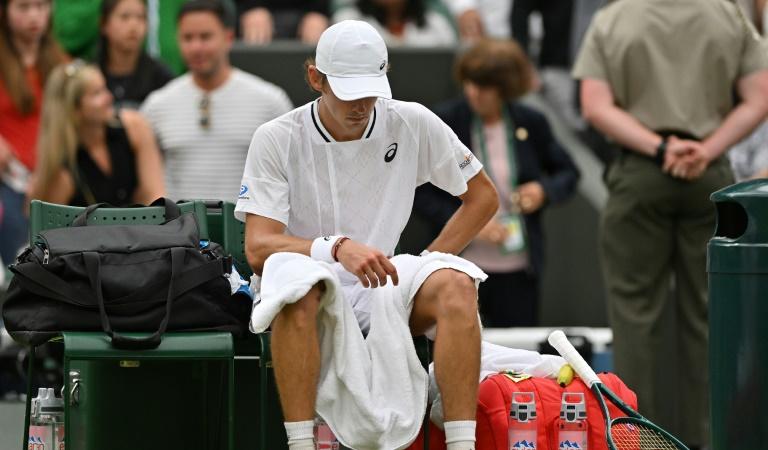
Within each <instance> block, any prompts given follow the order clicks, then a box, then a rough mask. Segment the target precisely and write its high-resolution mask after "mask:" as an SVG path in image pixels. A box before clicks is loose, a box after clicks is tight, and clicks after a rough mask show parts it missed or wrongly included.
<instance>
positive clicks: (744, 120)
mask: <svg viewBox="0 0 768 450" xmlns="http://www.w3.org/2000/svg"><path fill="white" fill-rule="evenodd" d="M767 101H768V100H767ZM767 113H768V109H767V108H766V105H764V104H762V103H761V102H754V101H753V102H743V103H740V104H739V105H738V106H736V107H735V108H734V109H733V110H731V112H730V113H729V114H728V115H727V116H726V118H725V120H724V121H723V123H721V124H720V126H719V127H718V128H717V129H716V130H715V131H714V132H713V133H712V134H710V135H709V136H708V137H707V138H706V139H705V140H704V142H703V144H704V147H705V148H706V149H707V153H708V154H709V157H710V159H716V158H717V157H719V156H720V155H722V154H723V153H725V152H726V151H727V150H728V149H729V148H731V146H733V145H734V144H736V143H738V142H739V141H741V140H742V139H744V137H745V136H747V135H748V134H749V133H751V132H752V130H754V129H755V127H757V126H758V125H759V124H760V123H761V122H762V121H763V120H765V116H766V114H767Z"/></svg>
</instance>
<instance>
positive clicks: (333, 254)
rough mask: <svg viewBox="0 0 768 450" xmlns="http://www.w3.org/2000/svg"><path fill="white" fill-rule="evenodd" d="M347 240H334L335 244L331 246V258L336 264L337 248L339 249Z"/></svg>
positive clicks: (346, 238)
mask: <svg viewBox="0 0 768 450" xmlns="http://www.w3.org/2000/svg"><path fill="white" fill-rule="evenodd" d="M348 240H349V238H348V237H346V236H342V237H340V238H339V239H338V240H336V243H335V244H333V250H331V256H333V260H334V261H336V262H339V256H338V253H339V247H341V244H343V243H344V241H348Z"/></svg>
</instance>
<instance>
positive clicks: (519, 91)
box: [454, 39, 533, 100]
mask: <svg viewBox="0 0 768 450" xmlns="http://www.w3.org/2000/svg"><path fill="white" fill-rule="evenodd" d="M454 72H455V76H456V79H457V80H458V81H459V83H463V82H465V81H471V82H472V83H475V84H477V85H478V86H483V87H494V88H496V89H498V90H499V94H500V95H501V97H502V98H504V99H506V100H513V99H515V98H518V97H521V96H523V95H525V94H526V93H527V92H528V91H529V90H530V89H531V87H532V83H533V67H532V65H531V62H530V61H529V60H528V57H527V56H526V55H525V52H523V49H522V48H521V47H520V46H519V45H518V44H517V43H516V42H515V41H512V40H500V39H482V40H480V41H478V42H477V43H476V44H475V45H473V46H472V47H470V48H469V49H468V50H467V51H465V52H464V53H462V54H461V55H460V56H459V57H458V58H457V60H456V64H455V66H454Z"/></svg>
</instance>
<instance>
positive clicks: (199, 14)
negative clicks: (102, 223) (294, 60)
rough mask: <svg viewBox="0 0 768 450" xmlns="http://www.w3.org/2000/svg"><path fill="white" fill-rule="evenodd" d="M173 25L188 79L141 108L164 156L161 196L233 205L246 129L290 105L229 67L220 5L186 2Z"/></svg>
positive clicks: (229, 35) (279, 93)
mask: <svg viewBox="0 0 768 450" xmlns="http://www.w3.org/2000/svg"><path fill="white" fill-rule="evenodd" d="M178 21H179V22H178V29H179V47H180V48H181V53H182V55H183V57H184V61H185V62H186V64H187V66H188V67H189V73H187V74H185V75H183V76H181V77H179V78H177V79H175V80H173V81H171V82H170V83H168V84H167V85H166V86H165V87H164V88H162V89H160V90H158V91H155V92H153V93H152V94H151V95H150V96H149V97H148V98H147V100H146V101H145V102H144V104H143V105H142V108H141V110H142V112H143V113H144V114H145V115H146V117H147V118H148V119H149V121H150V123H151V124H152V125H153V127H154V129H155V134H156V135H157V138H158V141H159V143H160V149H161V150H162V152H163V155H164V157H165V166H166V172H165V180H166V187H167V189H168V195H169V197H171V198H173V199H176V200H179V199H191V198H205V199H218V200H230V201H234V200H235V199H236V198H237V193H238V186H239V183H238V182H239V178H240V172H241V171H242V167H243V164H245V156H246V154H247V153H248V144H249V142H250V140H251V136H252V135H253V132H254V130H256V128H258V127H259V126H260V125H261V124H262V123H265V122H267V121H269V120H271V119H273V118H275V117H277V116H279V115H281V114H283V113H285V112H287V111H288V110H290V108H291V102H290V100H289V99H288V96H287V95H286V94H285V92H284V91H283V90H282V89H280V88H279V87H277V86H275V85H273V84H271V83H268V82H266V81H264V80H262V79H260V78H258V77H255V76H253V75H250V74H247V73H245V72H243V71H241V70H239V69H236V68H233V67H232V66H231V65H230V63H229V49H230V48H231V46H232V41H233V39H234V31H233V29H232V26H231V23H230V21H229V17H228V15H227V13H226V10H225V9H224V7H223V5H222V4H221V3H220V2H217V1H212V0H192V1H190V2H188V3H186V4H184V6H183V7H182V9H181V11H180V12H179V18H178Z"/></svg>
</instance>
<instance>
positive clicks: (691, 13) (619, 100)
mask: <svg viewBox="0 0 768 450" xmlns="http://www.w3.org/2000/svg"><path fill="white" fill-rule="evenodd" d="M767 68H768V60H767V58H766V54H765V50H764V48H763V47H762V46H761V43H760V41H759V39H758V38H757V37H756V33H755V30H754V28H753V27H752V26H751V25H749V24H748V22H747V21H746V20H744V18H743V17H740V14H739V13H738V9H737V6H735V5H734V4H733V3H731V2H724V1H720V0H675V1H653V2H649V1H646V0H619V1H616V2H613V3H612V4H610V5H608V6H607V7H605V8H604V9H602V10H601V11H599V12H598V13H597V15H595V17H594V19H593V21H592V24H591V26H590V29H589V31H588V32H587V35H586V37H585V40H584V44H583V47H582V48H581V51H580V54H579V56H578V58H577V61H576V64H575V67H574V74H575V76H576V77H577V78H579V79H581V102H582V110H583V113H584V117H585V118H586V119H587V121H589V122H590V123H592V124H593V125H594V126H595V128H597V129H598V130H600V131H601V132H603V133H605V134H606V135H608V136H609V137H610V138H612V139H613V140H614V141H616V142H617V143H618V144H619V145H621V146H622V147H623V151H622V152H621V154H620V155H619V157H618V158H617V159H616V160H614V162H613V163H612V164H611V166H610V167H609V169H608V172H607V177H606V184H607V187H608V191H609V198H608V203H607V205H606V206H605V209H604V211H603V217H602V227H601V236H600V252H601V259H602V267H603V271H604V278H605V283H606V289H607V300H608V309H609V318H610V323H611V327H612V328H613V346H614V350H613V358H614V367H615V369H616V372H617V373H618V374H619V375H620V376H621V377H622V378H623V379H624V380H625V381H626V383H627V384H628V385H629V386H631V387H632V388H633V389H634V390H635V392H637V394H638V402H639V404H640V405H641V408H642V410H643V414H644V415H646V416H648V417H649V418H650V419H651V420H655V421H659V422H660V423H661V424H662V425H663V426H665V428H667V429H669V430H670V431H671V432H673V434H676V435H678V436H680V437H681V439H682V440H683V442H684V443H686V444H688V445H689V447H690V448H691V449H697V448H701V447H702V446H705V445H706V440H707V430H706V424H707V421H708V414H707V408H708V404H707V398H708V388H707V377H706V376H702V375H706V374H707V370H708V369H707V329H708V326H707V314H708V313H707V295H706V294H707V278H706V265H705V264H706V243H707V240H708V239H709V238H710V236H711V235H712V230H713V229H714V228H715V209H714V208H713V207H712V204H711V203H710V201H709V195H710V194H711V193H712V192H713V191H715V190H717V189H720V188H722V187H724V186H726V185H728V184H730V183H732V182H733V175H732V172H731V169H730V167H729V165H728V161H727V160H726V158H724V157H723V153H724V152H725V151H726V149H728V148H729V147H730V146H731V145H733V144H734V143H736V142H737V141H739V140H740V139H741V138H743V137H744V136H745V135H746V134H747V133H749V132H750V131H751V130H752V129H753V128H755V126H756V125H758V124H759V123H760V122H761V121H763V120H764V119H765V116H766V114H768V70H766V69H767ZM734 90H736V92H737V93H738V96H739V98H740V99H741V101H740V102H739V103H738V104H735V105H734V100H733V98H734V97H733V92H734ZM704 94H706V95H704ZM673 277H674V278H673ZM673 280H674V282H673ZM670 291H672V292H670ZM670 294H672V295H670ZM670 300H671V301H673V302H674V306H672V307H668V305H667V302H669V301H670ZM668 313H669V314H672V315H673V318H668V317H665V314H668ZM668 319H669V320H672V321H674V331H673V333H674V337H673V340H672V341H671V342H670V341H669V340H667V339H662V338H661V337H660V336H661V334H660V333H659V330H660V326H661V324H665V323H668V322H667V320H668ZM670 348H674V349H677V354H676V357H677V360H678V361H679V364H680V368H681V370H664V369H663V361H665V360H664V359H663V356H664V354H665V353H668V352H669V349H670ZM693 374H695V375H693ZM665 386H676V389H675V390H671V389H670V390H669V391H666V392H665V391H663V389H664V387H665ZM670 409H671V410H673V411H677V414H676V416H677V417H678V418H679V420H678V421H677V422H678V423H665V422H666V421H665V420H659V419H660V418H661V417H660V414H661V415H663V414H662V413H663V411H668V410H670ZM670 419H671V418H670Z"/></svg>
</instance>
